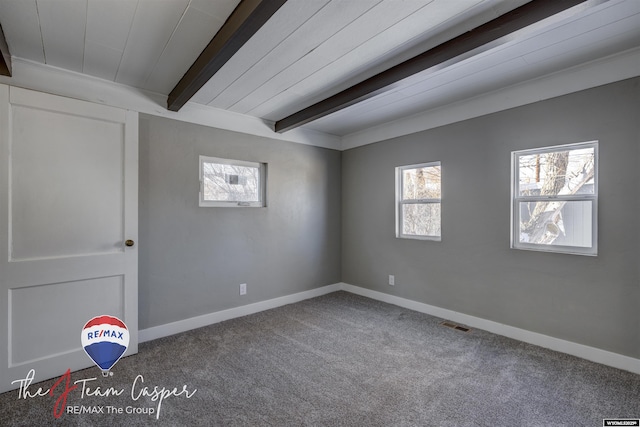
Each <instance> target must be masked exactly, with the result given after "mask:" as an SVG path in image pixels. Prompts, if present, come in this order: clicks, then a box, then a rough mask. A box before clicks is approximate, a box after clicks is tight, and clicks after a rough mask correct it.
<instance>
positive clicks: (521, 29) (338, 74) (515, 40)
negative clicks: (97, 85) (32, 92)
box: [0, 0, 640, 137]
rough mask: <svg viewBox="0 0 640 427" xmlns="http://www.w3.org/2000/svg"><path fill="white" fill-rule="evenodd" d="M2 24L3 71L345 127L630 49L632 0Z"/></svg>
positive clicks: (36, 8) (289, 122)
mask: <svg viewBox="0 0 640 427" xmlns="http://www.w3.org/2000/svg"><path fill="white" fill-rule="evenodd" d="M0 25H1V26H2V30H3V32H4V37H2V34H1V33H0V50H2V53H3V55H2V60H1V61H0V74H4V75H8V74H10V72H11V59H12V58H13V60H14V63H15V60H16V58H20V60H26V61H31V62H34V63H40V64H47V65H49V66H52V67H56V68H61V69H65V70H69V71H72V72H75V73H82V74H87V75H90V76H94V77H98V78H100V79H104V80H107V81H112V82H115V83H118V84H122V85H127V86H130V87H132V88H135V89H136V90H139V91H142V92H145V93H155V94H161V95H163V96H164V97H165V98H163V99H166V103H163V105H162V107H163V108H167V109H170V110H172V111H177V110H179V109H180V108H181V107H182V106H183V105H184V104H185V103H195V104H200V105H203V106H208V107H212V111H213V109H218V110H220V109H221V110H227V111H231V112H234V113H239V114H241V115H246V116H250V117H256V118H259V119H261V120H263V121H264V122H266V123H268V124H269V126H271V127H272V128H274V129H275V130H276V131H277V132H285V133H286V132H287V131H289V130H290V129H293V128H296V127H302V128H304V129H308V130H312V131H318V132H322V133H326V134H331V135H337V136H341V137H342V136H347V135H350V134H354V133H357V132H360V131H362V130H364V129H367V128H371V127H373V126H379V125H380V124H383V123H388V122H393V121H394V120H398V119H400V118H403V117H408V116H412V115H415V114H418V113H421V112H424V111H428V110H431V109H437V108H439V107H442V106H444V105H449V104H453V103H456V102H460V101H463V100H467V99H471V98H473V97H477V96H479V95H482V94H486V93H490V92H492V91H496V90H498V89H500V88H504V87H506V86H510V85H516V84H519V83H522V82H526V81H530V80H532V79H536V78H539V77H541V76H548V75H552V74H553V73H556V72H559V71H560V70H565V69H567V68H570V67H576V66H579V65H581V64H586V63H589V62H592V61H596V60H600V59H602V58H605V57H608V56H612V55H615V54H619V53H620V52H625V51H629V50H632V49H637V48H638V47H639V46H640V0H609V1H606V0H587V1H584V0H532V1H526V0H288V1H287V0H242V1H238V0H0ZM5 40H6V43H4V41H5ZM3 43H4V44H3ZM3 46H4V48H3ZM7 48H8V51H9V52H10V53H11V57H9V56H8V55H7V54H5V52H6V51H7ZM14 68H15V67H14ZM15 72H16V71H15V69H14V77H15ZM637 74H640V70H638V71H637Z"/></svg>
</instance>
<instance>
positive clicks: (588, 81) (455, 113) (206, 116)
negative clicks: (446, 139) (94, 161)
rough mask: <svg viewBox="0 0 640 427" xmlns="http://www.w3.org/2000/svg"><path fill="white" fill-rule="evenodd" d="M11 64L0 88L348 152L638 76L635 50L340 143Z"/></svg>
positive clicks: (639, 55)
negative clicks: (172, 108) (10, 72)
mask: <svg viewBox="0 0 640 427" xmlns="http://www.w3.org/2000/svg"><path fill="white" fill-rule="evenodd" d="M12 63H13V68H14V74H13V75H14V77H6V76H0V83H3V84H7V85H11V86H18V87H22V88H26V89H32V90H37V91H41V92H46V93H51V94H54V95H60V96H66V97H70V98H76V99H80V100H84V101H89V102H94V103H97V104H104V105H109V106H113V107H119V108H124V109H128V110H132V111H137V112H140V113H145V114H150V115H154V116H160V117H167V118H170V119H175V120H180V121H184V122H189V123H195V124H200V125H204V126H210V127H215V128H219V129H225V130H231V131H235V132H241V133H246V134H251V135H256V136H262V137H266V138H272V139H277V140H281V141H290V142H295V143H299V144H306V145H313V146H318V147H323V148H329V149H334V150H348V149H351V148H356V147H359V146H363V145H367V144H372V143H375V142H379V141H384V140H387V139H392V138H396V137H399V136H404V135H409V134H412V133H416V132H421V131H424V130H428V129H432V128H435V127H439V126H444V125H447V124H451V123H455V122H459V121H462V120H467V119H471V118H474V117H479V116H483V115H486V114H491V113H495V112H498V111H503V110H507V109H509V108H515V107H519V106H522V105H526V104H530V103H533V102H537V101H541V100H545V99H550V98H554V97H557V96H561V95H566V94H569V93H573V92H578V91H580V90H585V89H589V88H592V87H596V86H600V85H604V84H608V83H613V82H616V81H620V80H624V79H628V78H632V77H636V76H639V75H640V48H634V49H631V50H628V51H625V52H622V53H619V54H616V55H612V56H610V57H607V58H603V59H599V60H596V61H593V62H589V63H586V64H582V65H579V66H576V67H572V68H569V69H566V70H562V71H559V72H556V73H553V74H550V75H546V76H543V77H539V78H536V79H532V80H529V81H526V82H523V83H520V84H516V85H513V86H509V87H506V88H502V89H499V90H496V91H493V92H490V93H487V94H483V95H480V96H476V97H474V98H470V99H466V100H463V101H459V102H455V103H452V104H448V105H445V106H443V107H439V108H434V109H431V110H429V111H425V112H422V113H419V114H416V115H413V116H410V117H405V118H402V119H398V120H395V121H392V122H387V123H381V124H380V125H377V126H373V127H370V128H368V129H365V130H363V131H360V132H355V133H352V134H349V135H345V136H344V137H342V138H341V137H339V136H335V135H330V134H327V133H324V132H319V131H314V130H311V129H305V128H297V129H294V130H291V131H289V132H285V133H283V134H279V133H276V132H274V131H273V123H272V122H269V121H265V120H262V119H259V118H256V117H253V116H248V115H244V114H240V113H235V112H232V111H226V110H221V109H218V108H214V107H210V106H205V105H202V104H196V103H193V102H189V103H187V104H185V106H184V107H183V108H182V109H181V110H180V111H179V112H177V113H176V112H172V111H168V110H167V109H166V108H165V105H166V100H167V97H166V96H165V95H160V94H157V93H154V92H149V91H145V90H141V89H136V88H132V87H129V86H126V85H122V84H119V83H114V82H111V81H107V80H103V79H99V78H97V77H92V76H88V75H84V74H80V73H75V72H71V71H67V70H64V69H60V68H56V67H52V66H49V65H44V64H40V63H37V62H33V61H30V60H25V59H22V58H17V57H13V58H12Z"/></svg>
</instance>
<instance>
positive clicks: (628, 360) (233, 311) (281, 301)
mask: <svg viewBox="0 0 640 427" xmlns="http://www.w3.org/2000/svg"><path fill="white" fill-rule="evenodd" d="M336 291H347V292H351V293H353V294H356V295H362V296H364V297H367V298H371V299H375V300H378V301H382V302H386V303H389V304H394V305H397V306H400V307H404V308H408V309H410V310H415V311H418V312H420V313H426V314H429V315H431V316H435V317H440V318H442V319H446V320H451V321H453V322H456V323H461V324H464V325H467V326H471V327H473V328H477V329H482V330H485V331H488V332H491V333H494V334H498V335H502V336H505V337H508V338H513V339H515V340H518V341H523V342H526V343H529V344H534V345H538V346H540V347H544V348H548V349H550V350H555V351H559V352H561V353H566V354H570V355H572V356H577V357H580V358H582V359H587V360H590V361H592V362H596V363H601V364H603V365H607V366H612V367H614V368H618V369H624V370H625V371H630V372H633V373H636V374H640V359H635V358H633V357H629V356H623V355H621V354H617V353H613V352H610V351H606V350H601V349H599V348H595V347H590V346H587V345H583V344H578V343H574V342H571V341H566V340H562V339H559V338H554V337H550V336H548V335H543V334H539V333H537V332H531V331H527V330H526V329H520V328H516V327H514V326H509V325H504V324H502V323H498V322H494V321H491V320H487V319H482V318H480V317H475V316H470V315H468V314H464V313H459V312H456V311H453V310H448V309H446V308H441V307H436V306H433V305H429V304H425V303H421V302H417V301H413V300H410V299H406V298H401V297H397V296H394V295H389V294H385V293H383V292H378V291H373V290H370V289H366V288H361V287H359V286H353V285H350V284H348V283H335V284H333V285H327V286H323V287H321V288H316V289H312V290H309V291H304V292H299V293H296V294H292V295H287V296H284V297H280V298H274V299H270V300H266V301H260V302H256V303H253V304H247V305H243V306H240V307H235V308H230V309H227V310H222V311H217V312H215V313H209V314H205V315H202V316H197V317H192V318H189V319H185V320H180V321H177V322H172V323H167V324H165V325H160V326H154V327H152V328H148V329H142V330H140V331H139V332H138V339H139V342H146V341H151V340H154V339H158V338H163V337H167V336H169V335H174V334H178V333H180V332H186V331H189V330H191V329H196V328H201V327H203V326H208V325H212V324H214V323H219V322H222V321H225V320H229V319H234V318H236V317H242V316H247V315H249V314H254V313H258V312H261V311H264V310H269V309H272V308H276V307H281V306H283V305H287V304H293V303H296V302H299V301H303V300H306V299H309V298H315V297H319V296H321V295H326V294H329V293H331V292H336Z"/></svg>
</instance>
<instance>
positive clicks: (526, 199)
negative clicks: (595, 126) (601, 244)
mask: <svg viewBox="0 0 640 427" xmlns="http://www.w3.org/2000/svg"><path fill="white" fill-rule="evenodd" d="M585 148H593V150H594V151H593V154H594V166H593V167H594V174H593V178H592V179H593V193H584V194H557V195H520V161H519V160H520V157H521V156H523V155H536V154H541V155H542V154H548V153H555V152H561V151H572V150H580V149H585ZM598 162H599V159H598V142H597V141H590V142H584V143H577V144H565V145H559V146H554V147H544V148H537V149H532V150H521V151H514V152H513V153H512V171H511V175H512V183H511V201H512V203H511V221H512V224H511V225H512V226H511V247H512V248H514V249H525V250H534V251H542V252H558V253H567V254H575V255H590V256H596V255H597V248H598V245H597V240H598V239H597V234H598V233H597V229H598V218H597V213H598ZM537 202H559V203H562V202H591V230H590V233H591V234H590V237H591V246H590V247H584V246H571V245H561V244H544V243H529V242H522V241H520V240H521V238H520V224H521V211H520V205H521V203H537ZM563 208H564V206H563Z"/></svg>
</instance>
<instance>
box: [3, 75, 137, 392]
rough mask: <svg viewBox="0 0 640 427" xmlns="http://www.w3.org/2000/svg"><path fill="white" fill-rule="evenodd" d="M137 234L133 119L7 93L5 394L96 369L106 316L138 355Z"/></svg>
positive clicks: (115, 111) (28, 94)
mask: <svg viewBox="0 0 640 427" xmlns="http://www.w3.org/2000/svg"><path fill="white" fill-rule="evenodd" d="M137 234H138V115H137V113H135V112H130V111H125V110H121V109H118V108H112V107H107V106H104V105H98V104H92V103H88V102H84V101H78V100H74V99H70V98H63V97H59V96H53V95H48V94H44V93H40V92H34V91H29V90H25V89H20V88H15V87H9V86H5V85H0V392H2V391H6V390H10V389H13V388H17V385H18V384H14V385H12V384H11V382H12V381H14V380H16V379H21V378H25V377H26V375H27V373H28V372H29V370H31V369H35V372H36V377H35V381H39V380H44V379H47V378H53V377H56V376H59V375H61V374H63V373H64V372H65V371H66V370H67V369H69V368H70V369H71V370H72V371H73V370H77V369H81V368H86V367H89V366H92V365H93V363H92V361H91V360H90V359H89V357H87V355H86V354H85V353H84V350H83V349H82V345H81V341H80V332H81V330H82V327H83V326H84V324H85V323H86V322H87V321H88V320H89V319H91V318H92V317H95V316H98V315H102V314H106V315H112V316H116V317H118V318H120V319H121V320H123V321H124V322H125V324H126V325H127V327H128V329H129V332H130V343H129V348H128V350H127V353H125V354H126V355H130V354H133V353H137V351H138V281H137V279H138V267H137V264H138V260H137V258H138V253H137V252H138V251H137V246H136V245H135V242H136V240H137ZM129 239H130V240H132V241H133V242H134V245H133V246H127V245H125V241H126V240H129ZM96 369H98V368H96ZM114 370H117V365H116V366H115V367H114Z"/></svg>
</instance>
